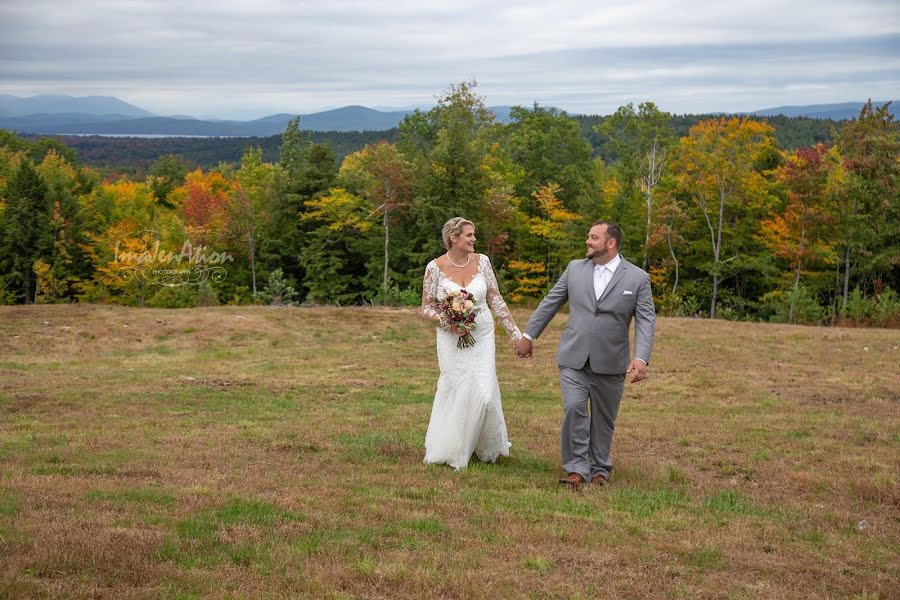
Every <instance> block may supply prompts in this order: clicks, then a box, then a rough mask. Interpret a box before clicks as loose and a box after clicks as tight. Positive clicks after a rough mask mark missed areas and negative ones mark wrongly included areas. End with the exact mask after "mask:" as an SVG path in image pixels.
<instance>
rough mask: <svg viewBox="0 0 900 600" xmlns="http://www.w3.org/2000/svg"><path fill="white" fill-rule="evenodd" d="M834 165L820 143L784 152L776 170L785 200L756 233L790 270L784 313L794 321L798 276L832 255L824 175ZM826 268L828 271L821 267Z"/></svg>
mask: <svg viewBox="0 0 900 600" xmlns="http://www.w3.org/2000/svg"><path fill="white" fill-rule="evenodd" d="M834 166H835V160H834V159H833V156H832V153H830V152H829V149H828V148H827V147H826V146H825V145H824V144H818V145H816V146H814V147H812V148H801V149H800V150H797V151H796V152H792V153H788V154H787V155H786V157H785V163H784V164H783V165H782V166H781V167H780V168H779V169H778V170H777V171H776V172H775V178H776V181H777V182H778V183H779V184H781V186H783V188H784V194H785V202H784V205H783V206H782V207H781V209H780V210H777V211H775V212H774V214H773V215H772V216H771V217H770V218H769V219H767V220H765V221H764V222H763V223H762V225H761V227H760V237H761V239H762V240H763V242H764V243H765V244H766V246H767V247H768V248H769V249H770V250H771V252H772V254H773V255H774V256H775V257H778V258H781V259H783V260H786V261H787V263H788V266H789V268H790V269H791V271H792V279H793V282H792V288H793V292H792V294H791V295H790V301H789V306H788V315H787V319H788V321H789V322H794V315H795V311H796V299H797V298H798V297H799V288H800V281H801V276H802V275H803V273H804V272H805V271H808V270H809V268H810V267H811V266H814V265H815V264H817V263H818V264H820V265H822V264H824V263H827V262H828V261H829V259H830V258H831V256H832V246H833V243H832V240H833V235H834V232H833V231H831V230H829V228H828V225H831V224H832V223H833V218H832V213H831V196H832V194H831V192H830V191H829V181H830V180H831V179H832V178H831V173H832V171H833V168H834ZM826 272H827V271H826Z"/></svg>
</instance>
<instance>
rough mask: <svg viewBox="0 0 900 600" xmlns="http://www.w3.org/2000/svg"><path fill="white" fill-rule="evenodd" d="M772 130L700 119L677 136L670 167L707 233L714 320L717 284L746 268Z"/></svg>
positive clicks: (764, 206)
mask: <svg viewBox="0 0 900 600" xmlns="http://www.w3.org/2000/svg"><path fill="white" fill-rule="evenodd" d="M772 131H773V129H772V127H770V126H769V125H766V124H765V123H761V122H759V121H754V120H750V119H745V118H724V117H723V118H720V119H711V120H707V121H701V122H700V123H698V124H697V125H695V126H693V127H692V128H691V130H690V133H689V134H688V136H687V137H684V138H681V140H680V143H679V148H678V159H677V163H676V165H675V169H674V172H675V180H676V186H677V189H678V191H679V193H680V194H681V195H682V196H684V197H686V198H688V199H689V201H690V202H691V203H693V205H694V206H695V207H696V208H697V209H698V210H699V215H700V217H701V218H702V222H703V224H705V226H706V229H707V232H708V234H709V237H708V240H709V246H708V252H709V254H710V255H711V257H712V262H711V263H707V265H703V266H702V267H701V268H703V270H705V271H707V272H708V273H709V275H710V276H711V278H712V290H711V293H710V304H709V315H710V317H711V318H714V317H715V316H716V306H717V302H718V299H719V292H720V289H719V286H720V284H721V282H722V281H723V280H724V279H726V278H728V277H729V276H733V275H734V274H736V273H737V272H739V271H740V270H744V269H749V268H751V263H752V261H753V259H754V254H755V253H754V252H753V250H752V248H751V249H749V250H748V246H752V240H753V238H754V236H753V235H752V234H753V232H755V229H756V226H757V222H758V218H759V217H760V215H764V214H766V212H767V210H768V202H769V199H770V196H769V194H768V183H767V181H766V179H765V177H764V175H763V173H762V168H763V166H764V165H766V164H767V162H768V161H770V160H771V155H772V154H773V153H774V151H775V150H774V148H775V143H774V139H773V138H772Z"/></svg>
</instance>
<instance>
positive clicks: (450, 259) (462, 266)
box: [447, 252, 472, 269]
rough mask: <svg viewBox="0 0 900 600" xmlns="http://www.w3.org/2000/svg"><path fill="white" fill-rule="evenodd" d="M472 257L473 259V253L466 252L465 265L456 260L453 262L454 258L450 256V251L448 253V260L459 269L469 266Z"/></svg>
mask: <svg viewBox="0 0 900 600" xmlns="http://www.w3.org/2000/svg"><path fill="white" fill-rule="evenodd" d="M471 259H472V255H471V254H466V264H464V265H458V264H456V263H455V262H453V259H452V258H450V253H449V252H448V253H447V261H448V262H449V263H450V264H451V265H453V266H454V267H456V268H457V269H465V268H466V267H468V266H469V261H470V260H471Z"/></svg>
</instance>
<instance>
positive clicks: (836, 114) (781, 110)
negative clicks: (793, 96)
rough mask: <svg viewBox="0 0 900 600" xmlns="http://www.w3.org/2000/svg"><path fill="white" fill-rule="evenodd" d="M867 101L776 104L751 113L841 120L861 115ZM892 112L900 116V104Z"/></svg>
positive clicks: (878, 103)
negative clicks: (805, 104)
mask: <svg viewBox="0 0 900 600" xmlns="http://www.w3.org/2000/svg"><path fill="white" fill-rule="evenodd" d="M885 103H886V101H884V102H874V101H873V102H872V105H873V106H882V105H884V104H885ZM864 105H865V102H844V103H841V104H813V105H812V106H776V107H775V108H765V109H763V110H757V111H756V112H752V113H749V114H751V115H755V116H758V117H774V116H776V115H784V116H786V117H808V118H810V119H833V120H835V121H841V120H843V119H855V118H856V117H858V116H859V112H860V111H861V110H862V107H863V106H864ZM890 111H891V114H892V115H894V116H900V112H898V111H900V106H895V105H894V104H891V107H890Z"/></svg>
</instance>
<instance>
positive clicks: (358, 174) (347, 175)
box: [339, 142, 412, 302]
mask: <svg viewBox="0 0 900 600" xmlns="http://www.w3.org/2000/svg"><path fill="white" fill-rule="evenodd" d="M339 180H340V181H341V183H342V184H343V185H345V186H346V187H347V188H348V189H351V190H353V191H355V192H356V193H357V194H359V195H361V196H362V197H363V198H365V199H366V200H368V202H369V204H370V205H371V206H372V213H374V214H379V213H380V214H381V224H382V229H383V238H384V246H383V248H384V264H383V269H382V280H381V294H382V295H381V298H382V301H385V302H386V301H387V299H388V296H389V293H390V241H391V236H390V231H391V222H392V220H395V219H394V215H397V216H398V217H400V216H402V214H403V212H405V211H406V209H407V208H408V207H409V204H410V202H411V200H412V177H411V170H410V166H409V164H408V163H407V162H406V160H405V159H404V158H403V156H402V155H401V154H400V152H399V151H398V150H397V147H396V146H395V145H393V144H388V143H387V142H380V143H378V144H369V145H367V146H366V147H365V148H363V149H362V150H360V151H359V152H354V153H353V154H350V155H348V156H347V157H346V158H344V161H343V163H342V164H341V169H340V172H339Z"/></svg>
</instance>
